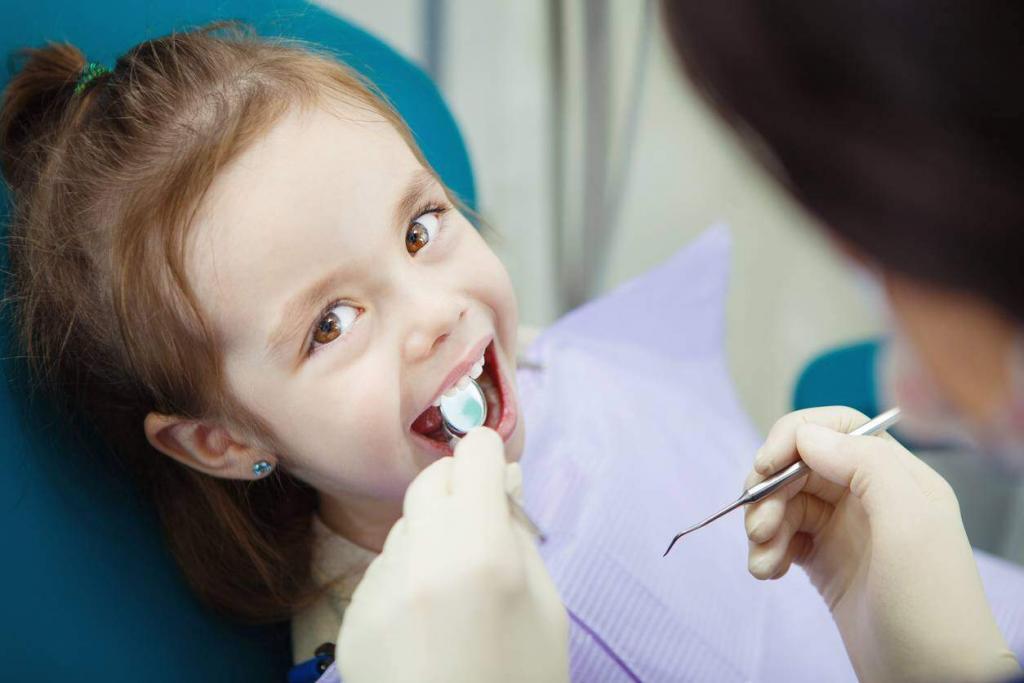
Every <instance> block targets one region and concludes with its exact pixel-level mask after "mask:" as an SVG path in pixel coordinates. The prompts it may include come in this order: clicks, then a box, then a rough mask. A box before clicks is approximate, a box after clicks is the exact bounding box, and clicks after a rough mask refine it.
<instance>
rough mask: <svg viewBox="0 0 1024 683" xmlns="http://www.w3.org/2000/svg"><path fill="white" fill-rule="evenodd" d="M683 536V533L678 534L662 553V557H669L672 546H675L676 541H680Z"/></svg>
mask: <svg viewBox="0 0 1024 683" xmlns="http://www.w3.org/2000/svg"><path fill="white" fill-rule="evenodd" d="M682 537H683V535H682V534H677V535H676V536H675V537H674V538H673V539H672V542H671V543H669V544H668V548H666V549H665V553H664V554H663V555H662V557H668V554H669V552H670V551H671V550H672V546H674V545H675V544H676V541H678V540H679V539H680V538H682Z"/></svg>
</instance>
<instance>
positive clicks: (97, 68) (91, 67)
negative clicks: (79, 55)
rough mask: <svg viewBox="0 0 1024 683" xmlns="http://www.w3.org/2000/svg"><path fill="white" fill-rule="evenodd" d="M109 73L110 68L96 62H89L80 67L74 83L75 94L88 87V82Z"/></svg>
mask: <svg viewBox="0 0 1024 683" xmlns="http://www.w3.org/2000/svg"><path fill="white" fill-rule="evenodd" d="M108 73H110V69H108V68H107V67H105V66H104V65H102V64H100V63H98V62H89V63H88V64H86V65H85V68H84V69H82V73H81V75H80V76H79V77H78V82H77V83H75V94H76V95H78V94H79V93H81V92H82V91H83V90H85V89H86V88H88V87H89V84H90V83H92V82H93V81H95V80H96V79H97V78H99V77H100V76H102V75H104V74H108Z"/></svg>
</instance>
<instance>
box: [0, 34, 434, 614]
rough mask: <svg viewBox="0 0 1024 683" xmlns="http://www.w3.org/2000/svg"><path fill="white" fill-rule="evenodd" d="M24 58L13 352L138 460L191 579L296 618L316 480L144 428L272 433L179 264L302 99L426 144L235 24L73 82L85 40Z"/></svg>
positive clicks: (12, 164)
mask: <svg viewBox="0 0 1024 683" xmlns="http://www.w3.org/2000/svg"><path fill="white" fill-rule="evenodd" d="M23 57H24V59H25V61H24V65H23V67H22V68H21V70H20V72H19V73H17V75H15V76H14V78H13V80H12V81H11V83H10V85H9V86H8V87H7V89H6V91H5V93H4V101H3V109H2V112H0V162H2V167H3V173H4V176H5V177H6V179H7V181H8V183H9V185H10V188H11V192H12V197H13V215H12V219H11V228H10V235H9V253H10V265H11V279H10V283H9V286H10V292H9V294H10V300H11V301H12V302H13V308H14V311H15V316H16V320H17V326H18V329H19V338H20V341H21V344H22V345H23V347H24V351H25V352H26V353H27V355H28V357H29V359H30V360H31V362H32V364H33V367H34V369H35V370H36V372H37V374H38V376H39V377H41V378H42V379H43V380H44V385H45V386H47V387H48V388H50V389H52V390H53V391H54V393H55V395H57V396H59V397H62V399H66V404H67V405H68V406H69V407H71V408H72V409H73V410H75V411H78V412H81V413H84V414H87V415H89V416H90V419H92V420H93V421H95V422H96V423H97V424H98V425H99V427H100V430H101V432H102V433H103V434H104V436H105V437H106V438H107V439H108V440H109V441H110V442H111V444H112V445H113V446H114V448H115V450H116V451H117V452H118V453H119V454H120V455H121V456H122V457H123V458H124V459H125V460H126V461H127V462H129V463H130V464H131V465H132V466H133V469H134V470H135V471H136V472H138V473H139V474H140V480H141V481H142V483H143V485H144V486H145V487H146V491H147V492H148V494H149V495H150V496H151V497H152V499H153V500H154V501H155V504H156V506H157V508H158V510H159V513H160V517H161V519H162V522H163V526H164V529H165V532H166V535H167V538H168V539H169V544H170V548H171V550H172V552H173V554H174V556H175V557H176V559H177V561H178V563H179V565H180V566H181V568H182V570H183V571H184V574H185V576H186V578H187V580H188V582H189V583H190V585H191V586H192V587H193V589H194V590H195V591H196V592H197V594H198V595H199V596H200V597H201V598H202V599H203V600H204V601H205V602H206V603H208V604H210V605H212V606H214V607H215V608H217V609H219V610H221V611H224V612H227V613H230V614H232V615H235V616H238V617H241V618H244V619H246V620H249V621H272V620H278V619H284V618H288V617H290V616H291V615H292V614H293V613H294V612H295V611H296V610H297V609H299V608H301V607H302V606H303V605H305V604H308V603H309V602H310V601H311V600H312V599H313V598H314V597H315V595H316V588H315V587H314V586H313V585H312V583H311V580H310V558H311V551H312V532H311V528H310V518H311V514H312V511H313V510H314V508H315V505H316V494H315V492H314V491H313V490H312V489H311V488H310V487H309V486H307V485H305V484H303V483H301V482H299V481H297V480H295V479H294V478H292V477H290V476H288V474H287V473H285V472H278V473H277V474H275V475H274V476H272V477H271V478H268V479H266V480H262V481H259V482H252V483H249V482H239V481H228V480H223V479H216V478H213V477H208V476H205V475H203V474H200V473H198V472H196V471H193V470H191V469H189V468H187V467H183V466H181V465H179V464H177V463H175V462H174V461H172V460H171V459H170V458H168V457H166V456H163V455H161V454H159V453H157V452H156V451H155V450H154V449H153V448H152V447H151V446H150V445H149V443H148V442H147V440H146V438H145V435H144V433H143V419H144V418H145V416H146V414H147V413H149V412H150V411H154V410H155V411H158V412H160V413H165V414H176V415H181V416H185V417H191V418H203V419H213V420H218V421H221V422H223V423H225V424H230V425H231V426H233V427H235V428H236V429H241V430H243V431H244V432H245V433H246V434H248V435H250V436H252V438H254V439H257V440H258V441H260V442H261V443H263V444H265V445H267V446H268V447H270V448H274V446H273V440H272V436H271V435H270V433H269V430H268V429H267V428H266V427H265V426H264V425H263V424H262V422H261V421H260V420H259V419H258V418H257V417H256V416H255V415H253V414H251V413H250V412H249V411H247V410H245V409H244V408H243V407H242V406H241V405H240V404H239V402H238V401H237V400H235V399H234V398H233V397H232V396H231V395H230V393H229V392H228V391H227V390H226V388H225V383H224V378H223V372H222V367H221V359H220V357H219V354H218V349H217V344H216V339H215V338H214V335H213V334H212V332H211V330H210V329H209V328H208V326H207V324H206V323H205V322H204V320H203V317H202V316H201V315H200V310H199V307H198V305H197V303H196V300H195V297H194V295H193V292H192V290H191V288H190V287H189V284H188V281H187V280H186V278H185V269H184V261H185V256H184V254H185V243H186V237H187V234H188V228H189V225H190V224H191V222H192V218H193V214H194V213H195V211H196V210H197V207H198V206H199V205H200V203H201V201H202V199H203V197H204V195H205V193H206V191H207V190H208V188H209V187H210V185H211V183H212V181H213V179H214V177H215V176H216V174H217V173H218V172H219V171H220V170H221V169H223V168H224V167H225V165H227V164H228V163H230V162H231V160H232V159H234V158H235V157H237V156H238V155H239V154H240V153H241V152H242V151H243V150H245V149H246V148H247V146H248V145H250V144H251V143H252V142H253V141H254V140H255V139H256V138H258V137H259V136H261V135H263V134H264V133H266V132H267V131H268V130H269V128H270V127H271V126H272V125H273V124H274V123H275V122H276V121H277V120H279V119H280V118H281V117H282V115H283V114H284V113H285V112H286V111H288V110H289V109H291V108H293V107H296V106H299V107H308V106H316V105H323V104H325V103H327V102H328V101H330V102H339V101H340V102H345V103H348V104H350V105H355V106H357V107H362V108H366V109H369V110H372V111H374V112H376V113H378V114H380V115H382V116H384V117H385V118H386V119H387V120H389V121H390V122H391V123H392V124H393V125H394V126H395V128H396V129H397V130H398V131H399V132H400V133H401V134H402V135H403V136H404V137H405V138H406V140H407V142H408V143H409V145H410V148H411V149H412V150H413V151H414V153H416V154H417V155H419V156H420V159H421V160H422V155H420V154H419V151H418V150H417V148H416V145H415V144H414V143H413V140H412V136H411V135H410V134H409V132H408V130H407V128H406V127H405V125H404V123H403V122H402V120H401V119H400V117H399V116H398V115H397V114H396V113H394V111H393V110H392V109H391V108H390V107H389V106H387V104H386V103H385V102H384V101H383V99H382V98H381V97H379V96H378V95H376V94H375V93H374V92H373V91H372V89H371V88H370V87H369V86H368V84H366V83H365V82H364V81H363V80H362V79H360V78H359V77H358V76H357V75H356V74H355V73H354V72H352V71H351V70H349V69H347V68H346V67H344V66H343V65H341V64H339V63H338V62H337V61H335V60H333V59H331V58H329V57H326V56H323V55H320V54H317V53H315V52H313V51H311V50H309V49H308V48H305V47H303V46H298V45H295V44H289V43H284V42H280V41H275V42H270V41H267V40H265V39H260V38H257V37H255V36H253V35H251V34H249V33H248V32H246V31H244V30H242V29H241V28H239V27H237V26H233V25H215V26H211V27H206V28H204V29H200V30H197V31H191V32H186V33H176V34H173V35H170V36H167V37H164V38H160V39H157V40H151V41H148V42H145V43H142V44H140V45H138V46H137V47H135V48H134V49H132V50H131V51H130V52H128V53H127V54H126V55H125V56H123V57H122V58H120V59H119V60H118V61H117V64H116V66H115V67H114V69H113V71H112V72H111V73H109V74H104V75H100V76H98V77H96V78H95V79H94V80H93V81H92V82H90V83H89V85H88V86H87V87H85V88H84V89H79V91H78V92H76V83H77V82H78V80H79V76H80V74H81V72H82V70H83V68H84V67H85V66H86V61H85V59H84V58H83V55H82V54H81V53H80V52H79V51H78V50H77V49H76V48H74V47H72V46H70V45H49V46H47V47H45V48H41V49H31V50H27V51H25V52H24V53H23ZM424 167H427V168H429V166H427V164H426V163H425V162H424Z"/></svg>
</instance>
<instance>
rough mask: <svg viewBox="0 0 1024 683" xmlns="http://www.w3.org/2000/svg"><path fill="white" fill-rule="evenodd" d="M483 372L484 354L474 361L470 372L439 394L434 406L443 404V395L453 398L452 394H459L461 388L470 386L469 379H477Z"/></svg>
mask: <svg viewBox="0 0 1024 683" xmlns="http://www.w3.org/2000/svg"><path fill="white" fill-rule="evenodd" d="M483 373H484V358H483V356H481V357H480V360H478V361H477V362H476V363H474V364H473V367H472V368H470V370H469V373H467V374H465V375H463V376H462V377H460V378H459V381H458V382H456V383H455V384H454V385H453V386H451V387H449V388H448V390H447V391H445V392H444V394H442V396H438V398H437V400H436V401H434V406H435V407H437V406H440V405H441V398H442V397H447V398H451V397H452V396H454V395H455V394H457V393H458V392H459V390H460V389H465V388H466V387H468V386H469V380H471V379H477V378H478V377H480V375H482V374H483Z"/></svg>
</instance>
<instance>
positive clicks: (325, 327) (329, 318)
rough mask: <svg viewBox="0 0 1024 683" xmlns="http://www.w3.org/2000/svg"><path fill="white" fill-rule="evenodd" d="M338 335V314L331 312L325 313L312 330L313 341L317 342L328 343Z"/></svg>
mask: <svg viewBox="0 0 1024 683" xmlns="http://www.w3.org/2000/svg"><path fill="white" fill-rule="evenodd" d="M340 336H341V325H339V324H338V316H336V315H334V314H333V313H329V314H327V315H325V316H324V317H323V318H322V319H321V320H320V322H319V323H317V326H316V329H315V330H313V341H315V342H316V343H317V344H328V343H330V342H332V341H334V340H335V339H337V338H338V337H340Z"/></svg>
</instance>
